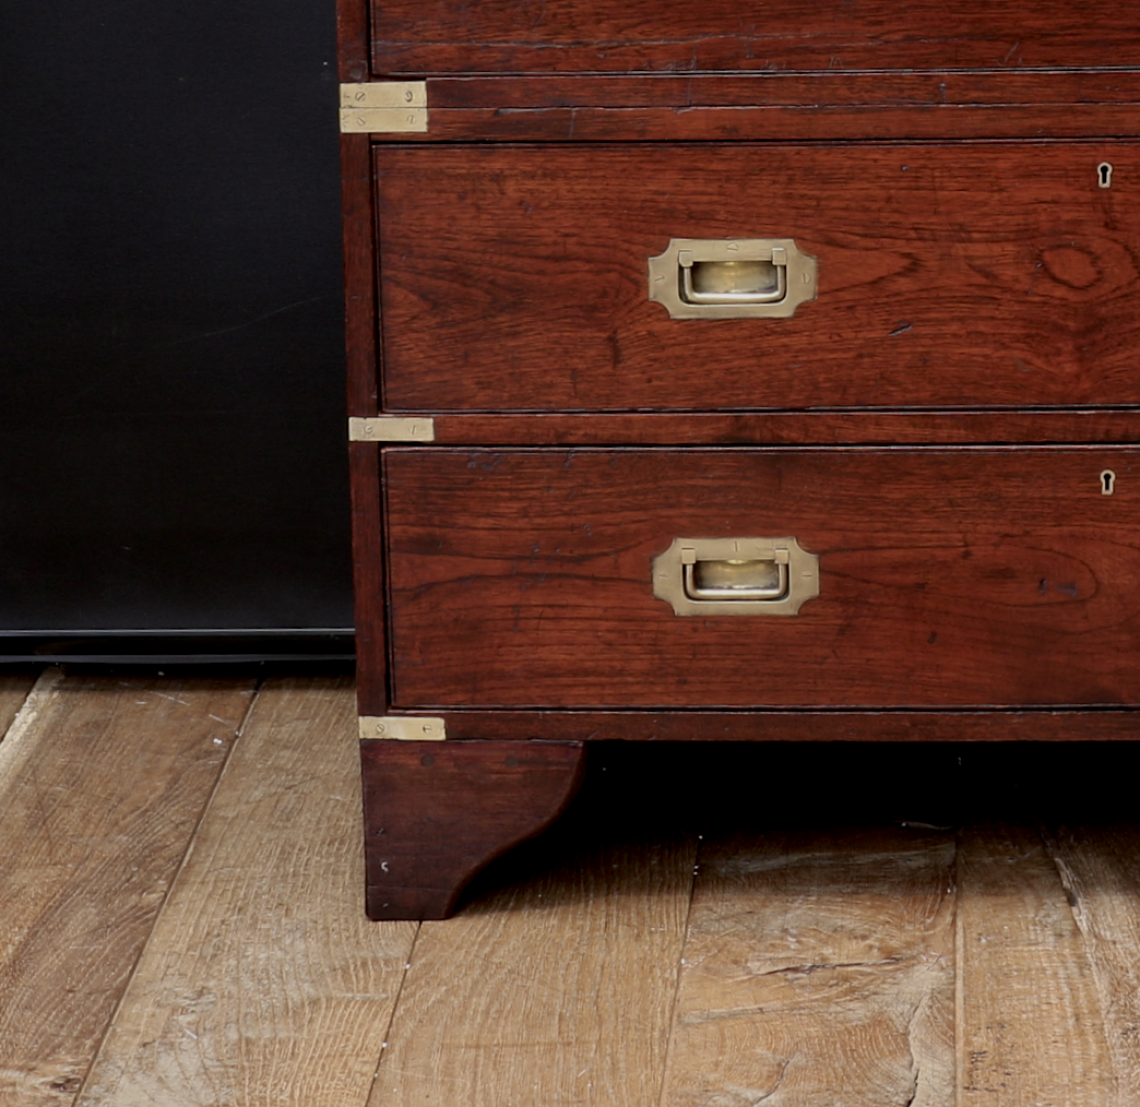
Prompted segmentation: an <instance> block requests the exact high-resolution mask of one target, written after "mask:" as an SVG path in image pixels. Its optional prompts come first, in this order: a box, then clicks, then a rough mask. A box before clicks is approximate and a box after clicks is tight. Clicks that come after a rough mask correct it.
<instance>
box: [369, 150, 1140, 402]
mask: <svg viewBox="0 0 1140 1107" xmlns="http://www.w3.org/2000/svg"><path fill="white" fill-rule="evenodd" d="M1106 163H1107V164H1110V165H1111V166H1112V175H1111V187H1109V188H1103V187H1100V182H1101V179H1102V178H1101V176H1100V172H1099V167H1100V166H1101V165H1102V164H1106ZM374 169H375V178H376V198H377V205H378V213H379V223H378V225H379V230H378V255H379V256H378V262H377V264H378V266H379V274H380V289H381V291H380V303H381V315H382V323H381V341H382V352H383V357H382V362H383V370H382V374H383V376H382V389H383V396H384V406H385V408H386V409H387V410H390V411H396V412H399V411H438V412H464V411H498V412H510V411H535V412H544V411H629V410H643V411H653V410H657V411H665V410H673V411H715V410H802V409H806V408H813V407H850V408H867V407H888V408H889V407H942V408H955V407H965V408H979V407H1023V406H1064V407H1074V406H1085V405H1088V406H1093V405H1125V404H1137V403H1140V374H1137V373H1136V371H1135V365H1136V362H1135V349H1136V347H1137V345H1138V343H1140V312H1138V311H1137V292H1138V285H1137V265H1138V264H1140V262H1138V258H1140V204H1138V203H1136V202H1135V200H1136V194H1137V182H1140V149H1138V146H1137V144H1134V143H1126V142H1071V143H1069V142H1066V143H1040V144H1037V143H985V144H847V145H844V144H831V145H806V144H805V145H793V144H775V143H774V144H765V145H751V144H735V145H726V144H721V145H699V146H684V145H665V146H658V145H642V146H640V147H621V146H602V145H595V146H592V147H573V146H560V147H551V146H547V147H540V146H527V145H521V146H510V145H506V146H479V145H454V146H447V147H431V148H428V147H413V146H399V145H396V146H383V147H378V148H377V149H376V151H375V153H374ZM679 238H691V239H708V240H724V239H733V238H739V239H793V240H794V241H795V243H796V245H797V247H798V248H799V249H800V250H801V251H803V252H805V253H806V254H809V255H811V256H813V257H815V258H816V259H817V263H818V290H817V298H816V299H815V300H814V301H812V302H808V303H804V304H801V305H800V306H799V307H798V309H797V310H796V312H795V314H794V316H793V317H791V318H775V319H727V320H726V319H716V320H709V319H674V318H670V316H669V314H668V313H667V311H666V309H665V308H664V307H663V306H662V305H661V304H658V303H654V302H651V301H650V300H649V298H648V282H649V277H648V259H650V258H651V257H654V256H656V255H659V254H661V253H662V252H663V251H664V250H665V249H666V247H667V246H668V245H669V243H670V240H671V239H679Z"/></svg>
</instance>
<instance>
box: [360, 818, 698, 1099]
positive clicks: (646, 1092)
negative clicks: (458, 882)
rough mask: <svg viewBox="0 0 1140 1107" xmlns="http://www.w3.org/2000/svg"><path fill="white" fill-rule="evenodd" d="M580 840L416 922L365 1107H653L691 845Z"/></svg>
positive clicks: (685, 838)
mask: <svg viewBox="0 0 1140 1107" xmlns="http://www.w3.org/2000/svg"><path fill="white" fill-rule="evenodd" d="M579 835H580V840H579V843H578V848H574V849H569V850H567V851H566V852H564V853H562V854H556V855H555V856H556V857H557V860H556V861H554V862H551V861H550V860H549V857H550V854H549V852H545V853H544V854H543V856H545V857H546V858H547V859H548V860H547V864H545V865H543V864H542V863H541V862H532V864H533V865H535V868H534V869H532V872H531V874H530V876H529V879H528V878H526V877H524V878H523V879H522V880H521V881H520V882H518V883H514V884H507V885H506V886H505V887H500V889H499V890H498V891H497V892H494V893H490V894H486V895H485V896H484V897H482V898H481V899H480V900H479V901H478V902H476V903H472V904H471V905H469V906H468V907H467V908H465V910H464V911H463V912H462V913H461V914H459V915H457V916H456V917H455V918H453V919H450V920H448V921H447V922H443V923H430V922H429V923H424V924H423V927H422V929H421V931H420V936H419V939H418V940H417V942H416V947H415V950H414V951H413V954H412V957H411V967H410V969H409V971H408V977H407V980H406V982H405V984H404V988H403V991H402V993H401V996H400V1005H399V1008H398V1014H397V1020H396V1022H395V1023H394V1025H393V1027H392V1030H391V1033H390V1037H389V1043H388V1049H387V1050H385V1052H384V1056H383V1059H382V1061H381V1064H380V1066H379V1074H378V1077H377V1080H376V1085H375V1089H374V1091H373V1093H372V1097H371V1099H370V1100H369V1107H412V1105H413V1104H414V1105H416V1107H421V1105H424V1104H440V1105H445V1104H454V1103H463V1104H466V1105H469V1107H535V1105H536V1104H560V1103H561V1104H574V1105H575V1107H613V1105H614V1104H630V1105H638V1107H640V1105H643V1104H644V1105H648V1104H654V1103H656V1100H657V1095H658V1092H659V1089H660V1082H661V1075H662V1071H663V1065H664V1060H665V1043H666V1040H667V1037H668V1032H669V1020H670V1015H671V1010H672V1003H673V996H674V993H675V990H676V980H677V964H678V957H679V955H680V950H681V943H682V940H683V937H684V930H685V916H686V910H687V907H688V902H689V891H690V888H691V885H692V872H693V859H694V856H695V852H696V839H695V836H694V835H692V834H687V833H683V832H682V831H681V830H680V828H677V829H675V830H674V831H673V832H672V833H666V834H661V835H653V834H649V835H645V834H642V835H637V834H632V835H629V834H619V835H616V836H610V837H608V839H607V838H606V837H604V836H596V837H595V836H592V835H591V834H590V831H589V829H588V828H583V827H582V824H579Z"/></svg>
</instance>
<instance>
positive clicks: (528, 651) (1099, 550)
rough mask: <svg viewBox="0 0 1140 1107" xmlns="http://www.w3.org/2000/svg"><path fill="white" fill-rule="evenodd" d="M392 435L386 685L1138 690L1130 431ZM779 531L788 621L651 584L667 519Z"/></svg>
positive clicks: (1118, 701) (484, 695) (414, 694)
mask: <svg viewBox="0 0 1140 1107" xmlns="http://www.w3.org/2000/svg"><path fill="white" fill-rule="evenodd" d="M384 456H385V462H384V464H385V469H386V477H385V480H386V486H387V509H386V510H387V517H388V523H389V531H388V533H389V543H390V550H391V553H392V558H391V567H390V578H389V579H390V587H391V597H392V602H391V608H390V618H391V623H392V639H391V641H392V674H393V676H392V679H393V689H394V699H395V702H396V703H398V704H400V705H402V706H406V707H418V708H425V709H426V708H429V707H432V706H434V705H442V706H444V707H446V706H457V707H461V706H481V707H496V706H516V707H523V706H530V705H536V704H537V705H540V706H551V707H601V706H611V707H618V708H621V707H668V706H674V707H708V708H716V707H718V706H726V707H727V706H731V707H757V706H760V707H765V706H767V707H780V706H827V707H859V706H890V707H908V706H910V707H916V706H923V707H932V706H947V707H953V706H969V705H972V704H976V705H982V706H1002V705H1009V706H1018V705H1023V706H1025V705H1037V706H1065V705H1074V704H1099V705H1131V704H1134V703H1136V702H1137V689H1136V675H1135V666H1134V665H1133V663H1132V661H1133V658H1134V657H1135V655H1136V651H1137V649H1140V637H1138V636H1140V533H1138V532H1137V518H1138V516H1137V513H1136V511H1135V509H1134V507H1133V504H1134V501H1135V500H1136V498H1137V497H1140V484H1138V483H1137V482H1136V480H1135V476H1134V474H1136V473H1140V456H1137V455H1136V454H1135V453H1134V452H1133V451H1130V450H1127V449H1123V448H1109V447H1104V448H1095V449H1068V450H1066V449H1061V448H1038V449H1010V450H1001V449H989V450H987V449H975V450H934V449H932V450H894V451H890V452H883V453H880V452H877V451H874V450H819V451H813V450H740V451H736V450H696V449H690V450H685V451H672V450H588V449H587V450H573V451H562V450H529V451H528V450H495V451H478V450H472V451H462V450H449V449H431V448H428V449H416V448H410V449H402V448H400V449H397V448H393V449H388V450H385V451H384ZM1105 469H1112V470H1114V471H1115V472H1116V473H1117V474H1118V479H1117V482H1116V493H1115V494H1114V495H1112V496H1105V495H1103V494H1102V492H1101V483H1100V474H1101V472H1102V471H1103V470H1105ZM783 535H794V536H796V538H797V539H798V540H799V542H800V545H801V546H802V547H803V548H804V549H806V550H809V551H812V552H814V553H816V554H818V555H819V557H820V587H821V594H820V596H819V597H818V598H817V599H814V600H812V601H810V602H809V603H808V604H806V605H805V606H804V608H803V609H802V610H801V611H800V614H799V615H797V616H795V617H790V618H742V617H736V618H732V617H708V618H699V617H695V618H679V617H677V616H675V615H674V614H673V610H672V608H671V607H670V606H669V605H668V604H666V603H665V602H663V601H662V600H659V599H657V598H655V597H654V596H653V594H652V587H651V584H652V581H651V575H650V573H651V564H652V559H653V558H654V557H655V556H656V555H658V554H660V553H661V552H662V551H664V550H666V549H667V548H668V547H669V546H670V544H671V543H672V541H673V540H674V538H678V537H692V538H699V537H733V536H740V537H761V536H772V537H775V536H783Z"/></svg>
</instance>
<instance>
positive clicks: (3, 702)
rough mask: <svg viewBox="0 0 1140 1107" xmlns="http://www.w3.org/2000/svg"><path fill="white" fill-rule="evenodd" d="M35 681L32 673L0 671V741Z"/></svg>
mask: <svg viewBox="0 0 1140 1107" xmlns="http://www.w3.org/2000/svg"><path fill="white" fill-rule="evenodd" d="M35 683H36V674H34V673H29V672H3V671H0V741H3V740H4V735H5V734H6V733H7V731H8V727H10V726H11V725H12V720H13V719H15V717H16V714H17V712H19V710H20V708H21V707H23V706H24V701H25V700H26V699H27V698H28V693H29V692H31V690H32V687H33V685H34V684H35Z"/></svg>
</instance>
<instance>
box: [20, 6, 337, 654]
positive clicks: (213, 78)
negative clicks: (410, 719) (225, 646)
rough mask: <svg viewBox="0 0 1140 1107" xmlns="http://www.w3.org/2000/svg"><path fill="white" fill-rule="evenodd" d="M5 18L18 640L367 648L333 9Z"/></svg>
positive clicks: (29, 9)
mask: <svg viewBox="0 0 1140 1107" xmlns="http://www.w3.org/2000/svg"><path fill="white" fill-rule="evenodd" d="M3 9H4V10H3V14H0V138H2V145H0V159H2V162H0V259H2V261H0V273H2V274H3V278H4V279H3V290H2V291H0V354H2V362H0V639H2V640H3V641H4V643H6V644H7V645H9V646H10V644H11V642H12V640H13V639H14V638H15V637H16V636H17V635H29V636H35V635H40V634H54V635H57V636H58V634H60V633H82V634H90V633H91V632H103V633H116V634H134V633H138V632H144V633H147V634H150V635H155V634H164V635H169V634H170V633H172V632H173V633H176V634H184V633H187V632H190V633H197V634H199V635H201V634H203V633H207V632H217V631H224V632H227V633H228V634H234V633H238V632H241V633H243V634H246V635H247V636H249V635H252V636H253V637H254V638H258V637H265V636H267V635H283V634H284V635H287V636H292V637H298V635H299V636H300V637H302V638H304V637H306V636H312V635H313V634H314V633H318V634H319V632H323V631H330V630H331V631H339V632H341V633H345V632H349V631H350V630H351V626H352V610H351V583H350V557H349V545H348V496H347V467H346V460H345V456H346V451H345V425H346V423H345V407H344V398H343V397H344V387H343V372H344V363H343V352H342V351H343V306H342V292H341V261H340V229H339V184H338V161H337V126H336V119H337V113H336V106H337V95H336V75H335V53H334V51H335V14H334V5H333V3H332V0H321V2H319V3H313V2H300V0H272V2H270V0H242V2H241V3H234V2H233V0H193V3H190V2H188V0H173V2H171V0H164V2H162V3H143V2H141V0H125V2H124V0H99V2H93V0H57V2H55V3H51V4H44V3H42V2H41V0H7V2H6V3H5V4H4V6H3ZM20 648H24V649H26V648H27V647H26V645H25V646H23V647H20ZM168 648H169V647H168ZM187 648H188V649H191V648H193V647H189V646H188V647H187ZM243 648H246V647H243ZM47 652H49V653H50V652H51V651H50V650H48V651H47Z"/></svg>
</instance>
